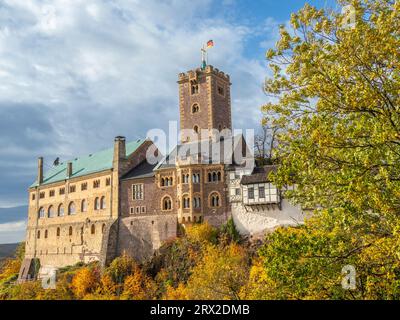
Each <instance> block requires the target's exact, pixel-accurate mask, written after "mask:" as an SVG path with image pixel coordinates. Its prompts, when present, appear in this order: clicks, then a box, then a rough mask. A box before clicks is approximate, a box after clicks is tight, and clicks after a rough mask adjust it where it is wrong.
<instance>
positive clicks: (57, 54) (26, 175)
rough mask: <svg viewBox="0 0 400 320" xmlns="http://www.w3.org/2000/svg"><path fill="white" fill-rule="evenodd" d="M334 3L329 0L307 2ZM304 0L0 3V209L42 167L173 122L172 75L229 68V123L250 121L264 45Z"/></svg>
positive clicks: (21, 198)
mask: <svg viewBox="0 0 400 320" xmlns="http://www.w3.org/2000/svg"><path fill="white" fill-rule="evenodd" d="M308 3H309V4H311V5H315V6H317V7H333V8H337V4H336V3H335V2H334V1H333V0H321V1H308ZM304 4H305V1H303V0H281V1H276V0H264V1H254V0H252V1H244V0H222V1H221V0H219V1H213V0H196V1H186V0H169V1H167V0H157V1H155V0H146V1H142V0H130V1H128V0H51V1H39V0H31V1H29V0H0V208H1V207H12V206H18V205H24V204H26V203H27V200H28V196H27V188H28V186H29V185H30V184H31V183H32V182H33V181H34V180H35V176H36V172H37V157H38V156H43V157H44V159H45V160H44V162H45V169H46V168H48V167H50V166H51V164H52V162H53V160H54V159H55V158H56V157H60V158H61V160H66V159H69V158H72V157H76V156H79V155H84V154H88V153H91V152H95V151H98V150H101V149H104V148H109V147H111V146H112V145H113V139H114V137H115V136H117V135H123V136H126V138H127V140H128V141H129V140H133V139H137V138H140V137H145V136H146V133H147V132H148V130H150V129H152V128H161V129H164V130H166V129H167V127H168V120H178V86H177V83H176V81H177V75H178V73H180V72H185V71H188V70H191V69H193V68H197V67H199V66H200V48H201V46H202V45H203V44H204V43H206V42H207V40H209V39H213V40H214V47H213V48H212V49H210V51H209V63H210V64H212V65H213V66H215V67H217V68H219V69H220V70H223V71H224V72H226V73H228V74H229V75H230V76H231V82H232V87H231V96H232V117H233V126H234V127H235V128H240V129H247V128H254V129H257V128H259V126H260V120H261V116H262V114H261V111H260V107H261V106H262V105H263V104H264V103H266V101H267V97H266V96H265V95H264V94H263V92H262V84H263V82H264V80H265V77H267V76H268V75H269V71H268V68H267V63H266V61H265V52H266V50H267V49H268V48H270V47H273V46H274V43H275V42H276V41H277V39H278V28H279V25H281V24H288V20H289V18H290V14H291V12H294V11H297V10H299V9H300V8H301V7H303V6H304ZM1 230H2V229H1V228H0V232H1Z"/></svg>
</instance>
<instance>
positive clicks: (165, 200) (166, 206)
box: [162, 196, 172, 211]
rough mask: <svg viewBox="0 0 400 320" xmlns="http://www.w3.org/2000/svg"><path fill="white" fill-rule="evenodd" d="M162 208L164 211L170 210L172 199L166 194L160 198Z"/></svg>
mask: <svg viewBox="0 0 400 320" xmlns="http://www.w3.org/2000/svg"><path fill="white" fill-rule="evenodd" d="M162 209H163V210H164V211H167V210H171V209H172V200H171V197H169V196H166V197H164V198H163V200H162Z"/></svg>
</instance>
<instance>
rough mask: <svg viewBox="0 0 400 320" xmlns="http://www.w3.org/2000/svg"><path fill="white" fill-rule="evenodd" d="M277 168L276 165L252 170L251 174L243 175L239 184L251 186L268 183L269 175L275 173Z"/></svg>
mask: <svg viewBox="0 0 400 320" xmlns="http://www.w3.org/2000/svg"><path fill="white" fill-rule="evenodd" d="M277 168H278V166H276V165H268V166H263V167H256V168H254V170H253V172H252V173H251V174H250V175H245V176H243V177H242V179H241V181H240V183H241V184H253V183H263V182H270V181H271V179H270V178H269V174H270V173H271V172H276V170H277Z"/></svg>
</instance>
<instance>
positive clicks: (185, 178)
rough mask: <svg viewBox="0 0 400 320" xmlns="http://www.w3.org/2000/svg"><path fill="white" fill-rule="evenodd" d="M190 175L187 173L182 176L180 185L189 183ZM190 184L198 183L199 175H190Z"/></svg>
mask: <svg viewBox="0 0 400 320" xmlns="http://www.w3.org/2000/svg"><path fill="white" fill-rule="evenodd" d="M189 179H190V175H189V174H188V173H186V174H182V183H189V181H190V180H189ZM192 182H193V183H200V173H193V174H192Z"/></svg>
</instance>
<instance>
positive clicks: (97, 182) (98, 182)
mask: <svg viewBox="0 0 400 320" xmlns="http://www.w3.org/2000/svg"><path fill="white" fill-rule="evenodd" d="M99 187H100V180H94V181H93V188H94V189H96V188H99Z"/></svg>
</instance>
